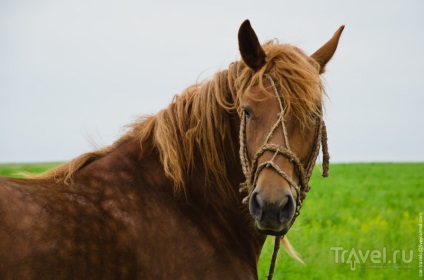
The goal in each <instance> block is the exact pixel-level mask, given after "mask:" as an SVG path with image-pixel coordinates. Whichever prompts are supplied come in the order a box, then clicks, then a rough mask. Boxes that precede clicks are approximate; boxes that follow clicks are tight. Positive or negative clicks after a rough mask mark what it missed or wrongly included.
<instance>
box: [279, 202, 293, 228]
mask: <svg viewBox="0 0 424 280" xmlns="http://www.w3.org/2000/svg"><path fill="white" fill-rule="evenodd" d="M295 210H296V205H295V202H294V198H293V196H291V195H288V196H287V197H286V199H285V201H284V202H283V203H282V204H281V208H280V222H282V223H284V222H286V221H288V220H291V218H292V217H293V215H294V212H295Z"/></svg>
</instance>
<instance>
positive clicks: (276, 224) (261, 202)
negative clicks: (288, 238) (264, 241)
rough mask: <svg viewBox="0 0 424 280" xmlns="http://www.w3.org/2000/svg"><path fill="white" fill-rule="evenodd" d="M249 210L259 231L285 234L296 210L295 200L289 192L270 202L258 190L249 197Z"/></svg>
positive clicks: (270, 233)
mask: <svg viewBox="0 0 424 280" xmlns="http://www.w3.org/2000/svg"><path fill="white" fill-rule="evenodd" d="M249 211H250V214H251V215H252V217H253V218H254V219H255V223H256V227H257V229H258V230H259V231H260V232H261V233H265V234H269V235H285V234H286V233H287V231H288V230H289V228H290V225H291V223H290V222H291V220H292V218H293V216H294V213H295V211H296V202H295V200H294V198H293V196H292V195H291V194H287V195H285V196H284V197H283V198H282V199H280V200H277V201H273V202H270V201H268V200H266V199H265V198H264V196H263V195H261V193H260V192H258V191H254V192H253V193H252V195H251V197H250V201H249Z"/></svg>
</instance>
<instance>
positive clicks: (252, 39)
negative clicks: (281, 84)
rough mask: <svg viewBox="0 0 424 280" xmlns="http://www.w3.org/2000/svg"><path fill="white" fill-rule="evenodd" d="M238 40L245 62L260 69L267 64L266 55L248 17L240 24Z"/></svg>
mask: <svg viewBox="0 0 424 280" xmlns="http://www.w3.org/2000/svg"><path fill="white" fill-rule="evenodd" d="M238 42H239V49H240V54H241V57H242V59H243V61H244V63H246V64H247V66H249V67H250V68H251V69H253V70H258V69H260V68H261V67H262V65H264V64H265V57H266V55H265V52H264V50H263V49H262V47H261V44H260V43H259V40H258V36H256V33H255V31H254V30H253V28H252V26H251V25H250V21H249V20H248V19H246V20H245V21H244V22H243V23H242V25H241V26H240V29H239V32H238Z"/></svg>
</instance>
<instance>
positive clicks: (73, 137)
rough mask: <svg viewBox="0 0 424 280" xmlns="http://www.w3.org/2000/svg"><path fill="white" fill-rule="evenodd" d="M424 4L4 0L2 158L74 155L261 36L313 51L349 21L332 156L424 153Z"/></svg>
mask: <svg viewBox="0 0 424 280" xmlns="http://www.w3.org/2000/svg"><path fill="white" fill-rule="evenodd" d="M423 13H424V2H423V1H421V0H417V1H404V0H403V1H401V0H399V1H393V0H385V1H362V0H361V1H336V0H334V1H330V0H321V1H282V0H279V1H277V0H275V1H269V0H266V1H257V0H256V1H246V0H244V1H228V0H214V1H210V2H207V1H185V0H180V1H168V2H165V1H158V0H155V1H104V0H103V1H99V0H89V1H87V0H84V1H83V0H73V1H60V0H51V1H46V0H38V1H32V0H31V1H29V0H27V1H26V0H13V1H12V0H8V1H7V0H3V1H0V163H1V162H2V163H10V162H40V161H66V160H70V159H72V158H74V157H76V156H78V155H79V154H81V153H84V152H88V151H90V150H93V149H94V148H96V146H97V147H99V146H104V145H108V144H111V143H112V142H113V141H114V140H116V139H117V138H118V137H119V136H120V135H122V132H123V131H124V130H123V127H124V126H125V125H126V124H129V123H131V122H132V121H134V120H135V119H136V118H137V117H138V116H140V115H144V114H151V113H155V112H157V111H159V110H160V109H161V108H164V107H166V106H167V105H168V104H169V102H170V101H171V99H172V97H173V96H174V95H175V94H178V93H180V92H182V91H183V89H184V88H185V87H187V86H189V85H191V84H193V83H194V82H195V81H196V80H204V79H207V78H209V77H211V76H212V75H213V73H214V72H215V71H218V70H220V69H221V70H222V69H225V68H227V66H228V65H229V63H231V62H232V61H235V60H239V59H240V55H239V53H238V47H237V32H238V28H239V26H240V24H241V23H242V22H243V21H244V20H245V19H250V21H251V23H252V26H253V28H254V29H255V31H256V33H257V35H258V37H259V39H260V41H261V42H265V41H266V40H269V39H272V38H278V39H279V40H280V41H281V42H284V43H292V44H295V45H297V46H299V47H301V48H302V49H303V50H305V51H306V52H307V53H309V54H311V53H313V52H314V51H315V50H316V49H318V48H319V47H320V46H321V45H322V44H323V43H325V42H326V41H327V40H328V39H329V38H330V37H331V36H332V34H333V33H334V32H335V31H336V30H337V28H339V26H340V25H342V24H345V25H346V28H345V30H344V33H343V35H342V38H341V41H340V44H339V48H338V50H337V53H336V55H335V56H334V58H333V60H332V61H331V62H330V64H329V65H328V66H327V73H326V74H325V75H324V78H325V81H326V89H327V93H328V96H329V98H328V99H327V100H326V120H327V127H328V133H329V147H330V153H331V156H332V160H333V162H351V161H424V121H423V120H424V117H423V115H422V112H423V111H424V110H423V106H424V31H423V29H424V16H423Z"/></svg>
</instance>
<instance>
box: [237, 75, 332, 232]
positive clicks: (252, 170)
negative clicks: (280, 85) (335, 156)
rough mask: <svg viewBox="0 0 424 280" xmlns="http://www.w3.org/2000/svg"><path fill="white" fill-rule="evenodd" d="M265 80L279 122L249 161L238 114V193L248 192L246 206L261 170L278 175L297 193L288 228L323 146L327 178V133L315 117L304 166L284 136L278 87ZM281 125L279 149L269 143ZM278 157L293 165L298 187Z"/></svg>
mask: <svg viewBox="0 0 424 280" xmlns="http://www.w3.org/2000/svg"><path fill="white" fill-rule="evenodd" d="M265 77H266V78H267V79H268V80H269V81H270V83H271V86H272V88H273V90H274V94H275V96H276V97H277V100H278V105H279V107H280V113H279V114H278V119H277V121H276V122H275V124H274V125H273V126H272V127H271V130H270V132H269V133H268V135H267V137H266V138H265V142H264V144H263V145H262V146H261V147H260V148H259V149H258V151H257V152H256V154H255V155H254V157H253V159H252V161H250V160H249V157H248V152H247V146H246V114H245V112H244V111H243V110H241V112H240V114H241V115H240V119H241V123H240V133H239V138H240V160H241V165H242V169H243V173H244V175H245V177H246V182H244V183H242V184H241V185H240V192H244V191H246V192H247V196H246V197H245V198H244V199H243V203H245V204H247V202H248V200H249V199H250V196H251V194H252V192H253V190H254V189H255V187H256V183H257V180H258V177H259V174H260V172H261V171H262V170H263V169H264V168H272V169H274V170H275V172H277V173H278V174H279V175H280V176H281V177H283V178H284V179H285V180H286V181H287V182H288V183H289V184H290V186H291V187H292V189H294V190H295V191H296V195H297V196H296V197H297V203H296V212H295V214H294V216H293V218H292V220H291V224H290V227H291V226H292V225H293V223H294V221H295V219H296V218H297V216H299V214H300V209H301V208H302V202H303V200H304V199H305V198H306V193H307V192H308V191H309V190H310V186H309V184H308V182H309V179H310V177H311V175H312V171H313V168H314V165H315V162H316V159H317V157H318V154H319V149H320V145H321V146H322V152H323V174H322V175H323V177H327V176H328V168H329V154H328V146H327V132H326V127H325V123H324V121H323V120H322V118H316V126H315V140H314V144H313V149H312V152H311V154H310V156H309V160H308V162H307V164H306V166H305V167H304V166H303V165H302V163H301V162H300V160H299V159H298V157H297V156H296V155H295V154H294V153H293V152H292V149H291V148H290V143H289V138H288V135H287V130H286V125H285V121H284V113H285V110H284V107H283V103H282V100H281V97H280V95H279V94H278V90H277V87H276V86H275V83H274V80H273V79H272V78H271V76H270V75H268V74H265ZM279 126H281V127H282V130H283V136H284V140H285V146H280V145H276V144H271V143H269V140H270V139H271V137H272V136H273V135H274V132H275V131H276V130H277V128H278V127H279ZM268 151H269V152H273V153H274V155H273V156H272V158H271V159H270V160H268V161H266V162H263V163H261V164H260V165H258V162H259V158H260V157H261V156H262V155H263V154H264V153H265V152H268ZM278 155H282V156H284V157H286V158H287V159H288V160H289V162H290V163H291V164H293V165H294V167H295V170H296V173H297V175H298V177H299V185H298V184H296V183H295V182H294V181H293V180H292V179H291V178H290V177H289V176H288V175H287V174H286V173H285V172H284V171H283V170H281V168H280V167H279V166H278V165H277V164H276V163H275V162H274V160H275V158H276V157H277V156H278Z"/></svg>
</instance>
